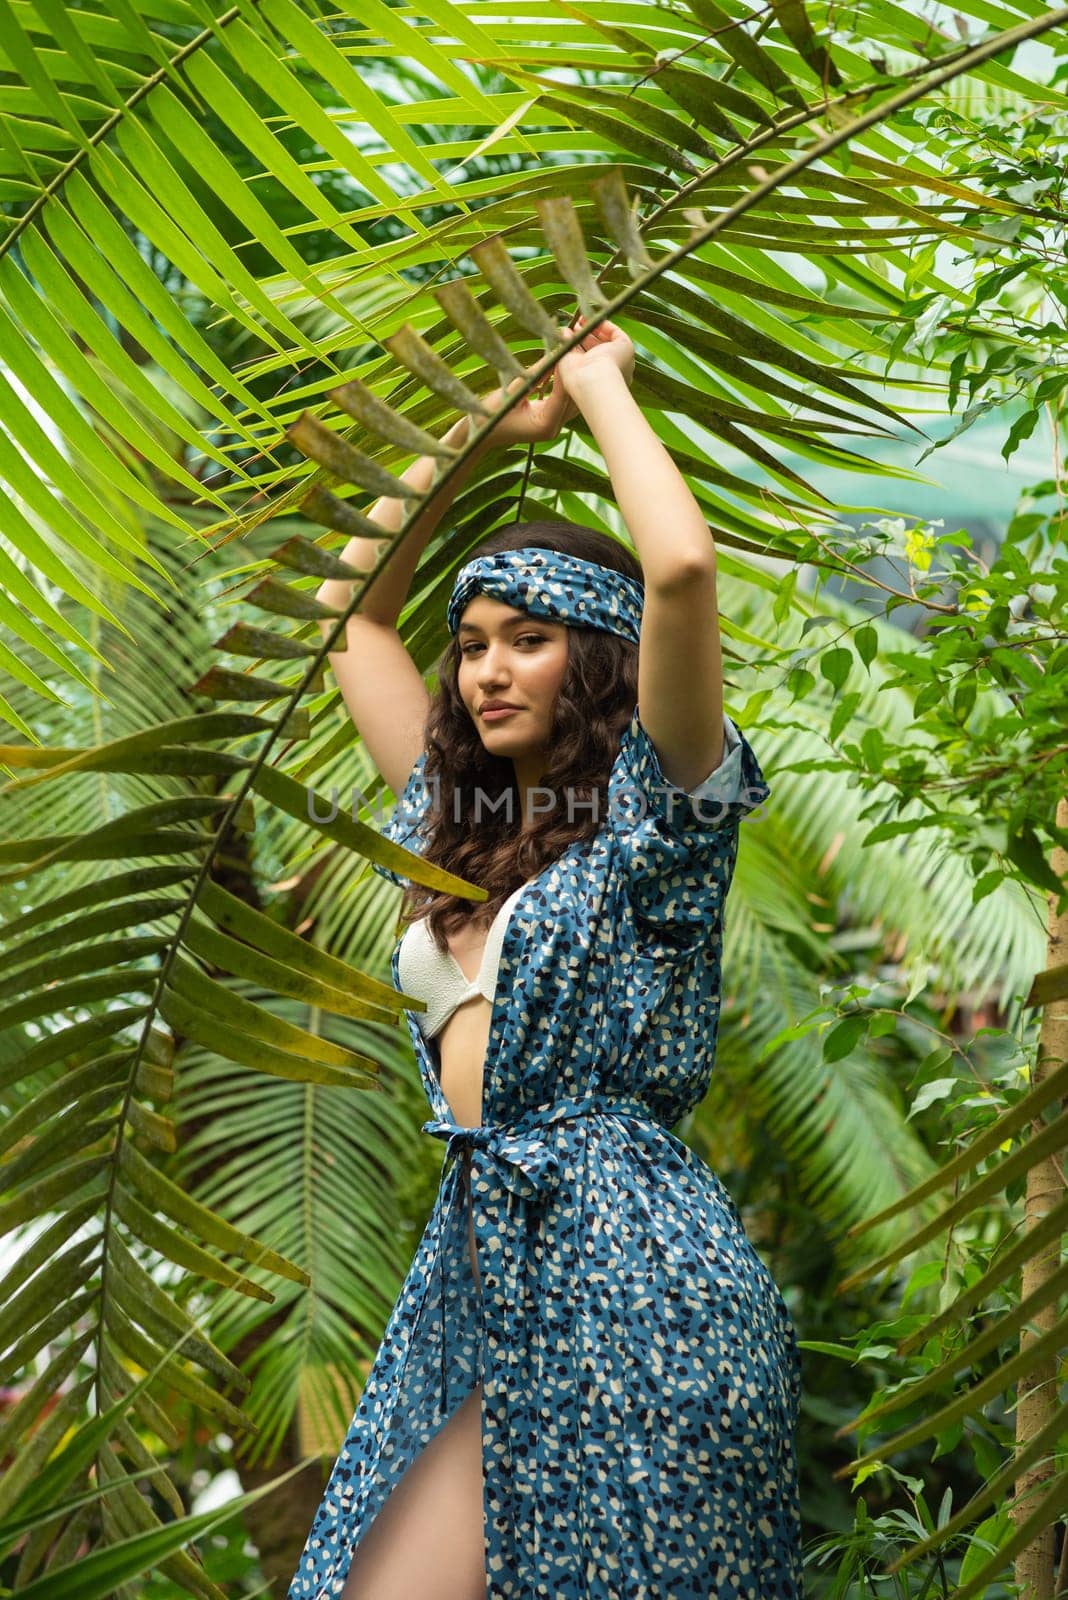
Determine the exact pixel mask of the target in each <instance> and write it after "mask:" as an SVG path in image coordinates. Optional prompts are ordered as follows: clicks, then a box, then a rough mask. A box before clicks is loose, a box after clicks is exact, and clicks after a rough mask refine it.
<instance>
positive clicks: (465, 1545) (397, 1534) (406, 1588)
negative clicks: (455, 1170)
mask: <svg viewBox="0 0 1068 1600" xmlns="http://www.w3.org/2000/svg"><path fill="white" fill-rule="evenodd" d="M464 1176H465V1178H466V1177H467V1173H466V1171H465V1174H464ZM468 1219H469V1220H468V1230H469V1231H468V1240H469V1246H470V1251H471V1265H472V1267H473V1269H474V1274H475V1284H476V1287H477V1288H478V1289H479V1290H481V1284H480V1280H479V1273H478V1263H477V1260H476V1256H475V1234H474V1227H473V1225H472V1224H471V1221H470V1207H468ZM485 1552H486V1545H485V1522H484V1513H483V1506H482V1385H481V1383H476V1384H475V1386H474V1388H473V1389H472V1391H471V1393H470V1394H469V1395H468V1396H467V1398H466V1399H465V1400H464V1401H463V1402H462V1403H461V1405H459V1406H458V1407H457V1409H456V1410H455V1411H454V1412H453V1414H452V1416H451V1417H450V1418H449V1420H448V1421H447V1422H446V1423H443V1424H442V1426H441V1427H440V1428H439V1429H438V1431H437V1433H436V1434H435V1435H434V1437H433V1438H432V1439H431V1441H430V1443H429V1444H428V1445H427V1446H426V1448H425V1449H424V1450H422V1451H421V1452H420V1453H419V1455H418V1456H417V1457H416V1458H415V1460H414V1461H413V1462H412V1464H411V1465H410V1466H409V1467H408V1469H407V1471H406V1472H405V1473H404V1474H403V1475H402V1477H401V1478H400V1481H399V1482H398V1483H397V1484H395V1485H394V1488H393V1490H392V1491H391V1493H390V1495H389V1497H388V1499H387V1500H386V1503H385V1505H383V1506H382V1507H381V1509H380V1510H379V1512H378V1515H377V1516H376V1517H375V1519H374V1521H373V1522H372V1524H371V1526H370V1528H368V1530H367V1532H366V1533H365V1534H364V1536H363V1538H362V1539H361V1540H360V1542H359V1544H358V1545H357V1547H356V1553H355V1554H354V1556H353V1558H352V1564H351V1566H350V1567H349V1572H348V1577H347V1578H346V1581H345V1587H344V1589H343V1590H342V1594H341V1600H485V1595H486V1553H485Z"/></svg>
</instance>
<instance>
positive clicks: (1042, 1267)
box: [1012, 799, 1068, 1600]
mask: <svg viewBox="0 0 1068 1600" xmlns="http://www.w3.org/2000/svg"><path fill="white" fill-rule="evenodd" d="M1057 823H1058V826H1059V827H1061V828H1068V799H1066V800H1062V801H1061V803H1060V805H1059V806H1058V808H1057ZM1050 865H1051V866H1052V868H1053V872H1054V875H1055V876H1056V877H1057V878H1059V879H1060V880H1061V882H1062V884H1063V883H1064V882H1065V881H1066V879H1068V852H1066V851H1064V850H1062V849H1060V848H1059V847H1055V848H1054V850H1053V854H1052V857H1051V860H1050ZM1064 961H1068V910H1065V911H1064V912H1062V913H1060V914H1059V915H1058V911H1057V898H1056V896H1055V895H1054V894H1052V893H1051V894H1050V896H1049V950H1048V954H1047V959H1046V966H1047V967H1053V966H1059V965H1060V964H1061V963H1062V962H1064ZM1066 1058H1068V1000H1051V1001H1050V1002H1049V1003H1048V1004H1047V1005H1046V1006H1045V1008H1044V1009H1043V1012H1042V1027H1041V1032H1040V1034H1039V1045H1038V1061H1037V1064H1036V1067H1035V1083H1036V1084H1039V1083H1042V1082H1043V1081H1044V1080H1045V1079H1046V1078H1048V1077H1049V1075H1050V1073H1051V1072H1053V1071H1054V1070H1055V1069H1056V1068H1057V1067H1059V1066H1060V1065H1061V1064H1062V1062H1063V1061H1064V1060H1065V1059H1066ZM1034 1131H1035V1132H1036V1133H1037V1132H1038V1131H1039V1125H1036V1126H1035V1130H1034ZM1063 1196H1064V1174H1063V1172H1062V1170H1061V1165H1060V1162H1059V1160H1058V1159H1057V1157H1056V1156H1055V1155H1054V1156H1050V1157H1049V1158H1048V1160H1046V1161H1040V1162H1039V1163H1038V1165H1037V1166H1035V1167H1032V1168H1031V1170H1030V1171H1029V1173H1028V1174H1027V1196H1026V1200H1025V1205H1024V1230H1025V1232H1029V1231H1030V1230H1031V1229H1032V1228H1034V1227H1035V1226H1036V1224H1037V1223H1038V1222H1039V1221H1040V1220H1041V1218H1042V1217H1044V1216H1045V1215H1046V1213H1047V1212H1049V1211H1051V1210H1052V1209H1053V1207H1054V1206H1055V1205H1056V1204H1057V1202H1058V1201H1059V1200H1061V1199H1062V1198H1063ZM1060 1255H1061V1251H1060V1244H1059V1242H1058V1241H1056V1240H1054V1241H1053V1242H1052V1243H1051V1244H1050V1246H1049V1248H1048V1249H1047V1250H1046V1251H1044V1252H1043V1253H1042V1254H1041V1255H1038V1256H1035V1257H1034V1258H1032V1259H1031V1260H1029V1261H1027V1262H1025V1264H1024V1269H1023V1281H1022V1283H1021V1286H1020V1293H1021V1296H1022V1297H1023V1298H1025V1299H1026V1297H1027V1296H1028V1295H1029V1294H1032V1293H1033V1292H1034V1291H1035V1290H1036V1289H1037V1288H1038V1287H1039V1285H1040V1284H1042V1283H1045V1282H1046V1281H1047V1280H1048V1279H1049V1278H1050V1277H1051V1276H1052V1274H1053V1273H1054V1272H1055V1271H1056V1269H1057V1267H1058V1266H1059V1265H1060ZM1056 1320H1057V1305H1056V1303H1055V1302H1054V1303H1052V1304H1050V1305H1048V1306H1045V1307H1044V1308H1043V1309H1042V1310H1041V1311H1040V1312H1038V1314H1037V1316H1035V1317H1034V1318H1033V1319H1032V1326H1033V1327H1034V1329H1035V1330H1037V1331H1036V1332H1032V1331H1031V1329H1030V1328H1024V1329H1023V1330H1022V1331H1021V1334H1020V1348H1021V1350H1025V1349H1026V1348H1027V1347H1028V1345H1030V1344H1033V1343H1034V1342H1035V1339H1036V1338H1037V1337H1038V1336H1039V1335H1040V1334H1044V1333H1047V1332H1048V1331H1049V1329H1050V1328H1052V1327H1053V1326H1054V1324H1055V1323H1056ZM1056 1406H1057V1362H1056V1361H1055V1360H1054V1359H1053V1358H1052V1357H1050V1358H1049V1359H1048V1360H1046V1361H1044V1362H1042V1363H1041V1365H1039V1366H1038V1367H1036V1368H1035V1370H1034V1372H1033V1373H1031V1375H1030V1376H1029V1377H1027V1378H1025V1379H1022V1380H1021V1382H1020V1385H1019V1389H1018V1393H1017V1405H1016V1447H1017V1449H1022V1448H1023V1446H1024V1445H1025V1444H1026V1443H1027V1442H1028V1440H1029V1439H1032V1438H1033V1437H1034V1435H1035V1434H1036V1433H1037V1432H1038V1431H1039V1429H1040V1428H1043V1427H1045V1426H1046V1425H1047V1424H1048V1423H1049V1422H1050V1421H1052V1418H1053V1413H1054V1410H1055V1409H1056ZM1053 1471H1054V1463H1053V1461H1052V1460H1051V1459H1048V1458H1047V1459H1046V1460H1040V1461H1036V1462H1035V1463H1034V1464H1033V1465H1032V1466H1030V1467H1028V1468H1026V1470H1025V1471H1023V1472H1021V1473H1020V1475H1019V1477H1018V1478H1017V1479H1016V1484H1015V1488H1016V1498H1017V1502H1018V1503H1016V1504H1014V1506H1013V1509H1012V1517H1013V1521H1014V1523H1015V1524H1016V1526H1019V1524H1020V1523H1021V1522H1023V1521H1024V1520H1025V1519H1026V1517H1027V1516H1028V1515H1029V1514H1030V1513H1031V1512H1032V1511H1033V1510H1034V1507H1035V1504H1036V1502H1037V1499H1038V1498H1039V1497H1040V1495H1041V1493H1042V1487H1043V1485H1045V1484H1047V1483H1048V1482H1049V1480H1050V1479H1051V1478H1052V1476H1053ZM1055 1533H1056V1529H1055V1527H1054V1526H1053V1525H1052V1524H1051V1525H1050V1526H1049V1527H1048V1528H1044V1529H1043V1530H1042V1532H1041V1533H1040V1534H1039V1535H1038V1537H1037V1538H1035V1539H1033V1540H1032V1541H1031V1543H1030V1544H1029V1545H1027V1546H1026V1548H1025V1549H1023V1550H1021V1552H1020V1554H1019V1555H1018V1556H1017V1558H1016V1563H1015V1572H1014V1575H1015V1579H1016V1582H1017V1584H1018V1585H1019V1588H1020V1596H1021V1600H1053V1594H1054V1549H1055V1538H1054V1536H1055Z"/></svg>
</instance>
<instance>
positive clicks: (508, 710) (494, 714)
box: [482, 706, 522, 722]
mask: <svg viewBox="0 0 1068 1600" xmlns="http://www.w3.org/2000/svg"><path fill="white" fill-rule="evenodd" d="M521 710H522V707H521V706H497V707H496V708H495V710H493V711H483V712H482V716H483V717H485V719H486V721H487V722H493V721H495V720H496V719H497V718H498V717H514V716H515V714H516V712H517V711H521Z"/></svg>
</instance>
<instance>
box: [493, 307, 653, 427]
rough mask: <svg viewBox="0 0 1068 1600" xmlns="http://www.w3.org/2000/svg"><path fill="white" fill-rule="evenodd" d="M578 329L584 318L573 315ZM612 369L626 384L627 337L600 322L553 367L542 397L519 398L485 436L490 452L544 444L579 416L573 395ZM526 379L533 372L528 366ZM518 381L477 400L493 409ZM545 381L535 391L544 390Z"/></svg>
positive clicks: (630, 362)
mask: <svg viewBox="0 0 1068 1600" xmlns="http://www.w3.org/2000/svg"><path fill="white" fill-rule="evenodd" d="M578 320H579V325H581V323H583V322H584V321H585V318H584V317H582V316H580V317H579V319H578ZM609 366H614V367H618V368H619V370H620V371H621V372H622V374H623V376H624V378H625V379H626V381H627V383H628V385H629V384H630V381H631V379H632V378H633V376H634V345H633V343H632V342H631V340H630V337H629V335H628V334H626V333H624V332H623V329H622V328H620V327H619V326H617V324H616V323H614V322H602V323H601V324H600V326H599V327H597V328H595V329H594V330H593V332H592V333H589V334H587V335H586V337H585V338H584V339H583V340H581V341H580V343H579V344H577V345H576V346H575V348H574V349H573V350H569V351H568V353H567V355H566V356H563V357H562V358H561V359H560V360H559V361H558V362H557V364H556V366H555V367H554V368H553V372H552V388H551V390H550V391H549V393H548V394H547V395H544V396H539V395H538V393H537V390H532V391H531V393H530V394H528V395H525V396H524V398H523V399H522V400H520V402H519V404H518V405H517V406H513V407H512V409H511V411H509V413H508V415H507V416H506V417H502V418H501V420H500V421H499V422H498V423H497V424H496V426H495V427H494V428H493V430H492V431H491V432H490V433H489V434H487V436H486V437H487V442H488V443H489V445H490V446H491V447H492V448H493V449H497V448H503V447H504V446H506V445H510V444H531V443H538V444H541V443H545V442H547V441H548V440H550V439H555V438H556V436H557V434H558V433H559V432H560V429H561V428H562V427H563V425H564V423H565V422H570V421H571V419H572V418H573V417H576V416H577V415H578V412H579V405H578V401H577V398H576V396H577V394H578V393H581V391H582V389H583V387H584V386H585V385H586V384H587V383H591V382H592V383H596V382H597V381H598V379H599V377H600V375H601V374H602V373H603V372H604V371H605V369H606V367H609ZM526 370H527V374H528V375H529V374H530V373H531V372H532V371H533V370H534V369H533V367H528V368H527V369H526ZM524 381H525V380H524V379H523V378H513V379H512V381H511V383H510V384H509V385H508V387H507V389H494V390H492V392H491V393H490V394H487V395H485V396H483V404H484V405H485V407H486V409H487V410H488V411H496V410H497V409H498V408H499V407H500V406H501V405H503V404H504V401H505V399H506V397H507V396H508V395H510V394H511V393H512V391H513V390H514V388H515V387H516V385H517V384H519V383H523V382H524ZM548 381H549V380H548V378H544V379H543V380H542V383H541V385H539V387H541V388H544V385H545V384H546V383H547V382H548Z"/></svg>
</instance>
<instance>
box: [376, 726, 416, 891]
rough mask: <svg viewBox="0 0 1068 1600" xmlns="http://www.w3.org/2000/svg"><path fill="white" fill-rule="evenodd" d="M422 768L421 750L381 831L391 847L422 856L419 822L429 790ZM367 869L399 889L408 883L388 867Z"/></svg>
mask: <svg viewBox="0 0 1068 1600" xmlns="http://www.w3.org/2000/svg"><path fill="white" fill-rule="evenodd" d="M425 767H426V751H425V750H421V751H420V752H419V755H418V756H417V758H416V762H415V766H414V767H413V768H412V770H411V773H410V775H409V778H408V782H407V783H406V784H405V785H404V789H403V791H402V793H401V794H400V796H399V798H398V800H397V804H396V805H395V806H394V808H393V815H392V816H391V817H390V819H389V821H388V822H387V823H386V825H385V827H384V828H383V829H382V837H383V839H391V840H392V841H393V843H394V844H400V845H403V846H404V848H405V849H406V850H414V851H416V852H417V853H421V852H422V849H423V846H424V844H425V843H426V837H425V833H424V830H423V819H424V818H425V816H426V813H427V811H428V810H429V807H430V790H429V788H428V786H427V782H426V777H425V773H424V768H425ZM371 868H372V870H373V871H374V872H377V873H378V875H379V876H380V877H382V878H388V879H389V881H390V883H396V884H399V885H400V887H401V888H404V887H405V885H407V884H408V883H409V882H410V881H411V880H410V879H409V878H404V877H402V876H401V875H400V873H399V872H394V871H393V869H392V868H391V867H380V866H379V865H378V863H377V862H372V863H371Z"/></svg>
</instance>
